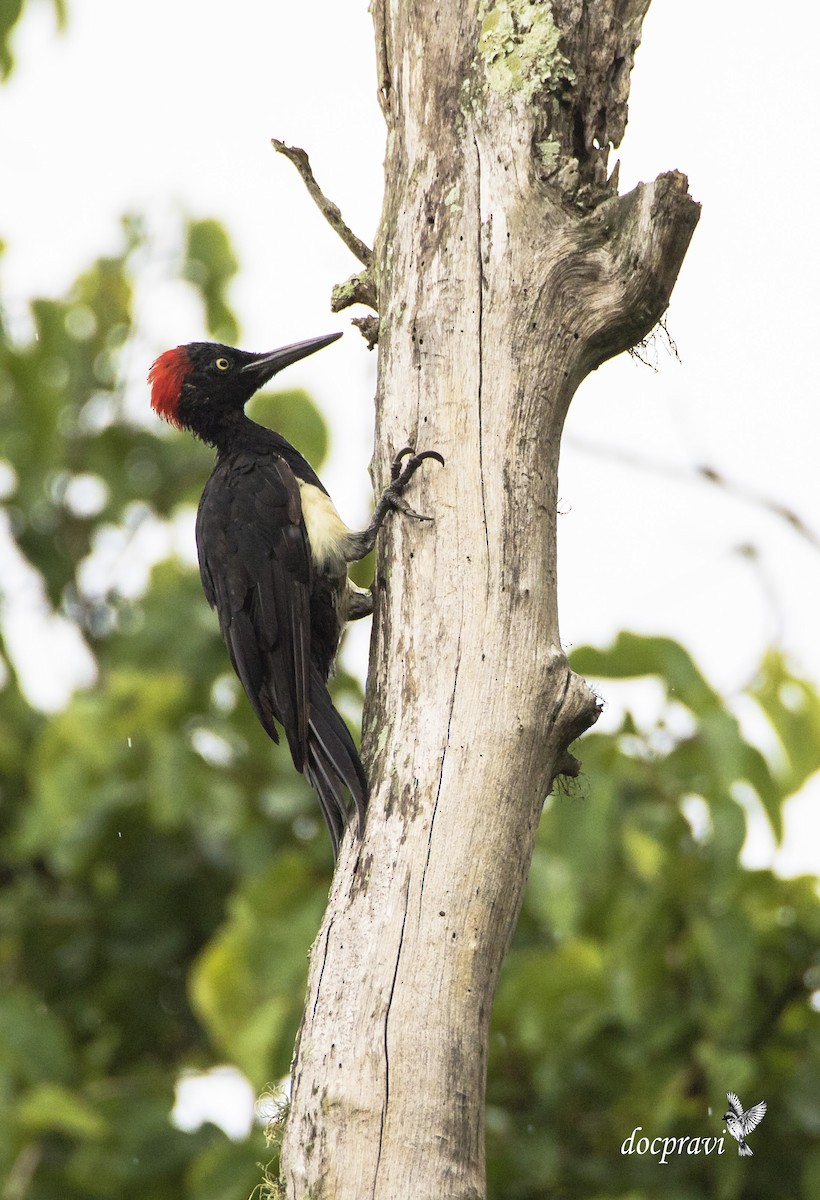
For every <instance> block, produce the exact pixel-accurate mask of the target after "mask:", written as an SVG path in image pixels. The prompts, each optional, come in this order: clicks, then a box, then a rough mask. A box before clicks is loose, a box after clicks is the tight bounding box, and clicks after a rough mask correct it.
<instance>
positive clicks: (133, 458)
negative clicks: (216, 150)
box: [0, 219, 360, 1200]
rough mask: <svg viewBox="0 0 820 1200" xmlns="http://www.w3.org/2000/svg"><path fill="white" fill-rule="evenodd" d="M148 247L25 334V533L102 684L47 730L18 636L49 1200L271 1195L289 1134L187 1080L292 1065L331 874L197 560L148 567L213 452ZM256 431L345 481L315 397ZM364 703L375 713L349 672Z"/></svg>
mask: <svg viewBox="0 0 820 1200" xmlns="http://www.w3.org/2000/svg"><path fill="white" fill-rule="evenodd" d="M183 236H184V240H185V243H186V245H187V247H188V258H187V265H186V268H185V270H186V274H187V276H188V277H189V280H190V282H191V283H192V285H193V286H194V288H195V289H196V291H197V293H198V295H199V297H200V299H201V302H202V305H203V312H204V323H205V326H206V328H207V329H208V331H209V334H210V336H213V337H229V338H230V339H231V340H236V338H237V336H238V334H237V327H236V322H235V319H234V317H233V314H232V313H231V312H230V310H229V309H228V308H227V304H226V301H225V290H226V287H227V284H228V282H229V280H230V277H231V275H232V274H233V272H234V271H235V260H234V257H233V252H232V250H231V248H230V244H229V242H228V240H227V237H226V235H225V234H224V232H223V231H222V230H221V229H220V228H219V226H217V225H216V224H215V223H214V222H209V221H196V222H191V223H189V225H188V226H187V229H186V230H185V231H184V234H183ZM145 245H146V234H145V231H144V229H143V228H142V225H141V223H140V222H139V221H137V220H134V219H128V220H126V221H125V222H124V223H123V235H122V248H121V251H120V253H118V254H117V255H114V256H111V257H107V258H102V259H99V260H98V261H97V262H95V263H93V264H92V265H91V266H90V267H89V268H88V270H86V271H84V272H83V273H82V275H81V276H80V277H79V278H78V279H77V280H76V282H75V283H74V285H73V286H72V287H71V288H70V289H69V291H68V293H67V294H66V295H65V296H63V297H61V298H59V299H37V300H34V301H33V302H32V304H31V323H32V332H31V336H30V337H29V338H28V339H27V340H23V341H21V340H17V341H12V340H11V339H10V338H9V337H8V336H3V338H2V339H1V340H0V445H2V455H3V461H4V462H5V464H6V468H7V469H8V467H11V469H12V476H11V478H12V484H11V495H10V496H9V497H8V500H7V503H6V505H5V512H6V514H7V516H8V519H9V524H10V529H11V531H12V533H13V536H14V539H15V542H16V544H17V547H18V549H19V551H20V552H21V553H22V554H23V556H24V557H25V558H26V559H27V560H28V562H29V563H30V564H31V565H33V566H34V567H35V568H36V570H37V572H38V574H39V576H40V578H41V579H42V581H43V584H44V587H45V592H46V595H47V597H48V600H49V602H50V605H51V606H52V609H53V611H55V612H58V613H60V614H61V615H62V616H63V617H64V618H67V619H69V620H70V621H72V622H73V623H74V624H75V626H76V628H77V629H78V630H79V631H80V633H81V635H82V637H83V638H84V640H85V642H86V645H87V646H88V647H89V649H90V650H91V651H92V653H93V656H94V660H95V662H96V669H97V682H96V684H95V685H94V686H93V687H91V688H88V689H87V690H85V691H79V692H76V693H75V694H74V696H73V697H72V698H71V700H70V701H69V702H68V703H67V704H66V705H65V706H64V707H63V708H62V710H61V711H59V712H57V713H55V714H54V715H52V716H51V717H47V716H45V715H44V714H42V713H40V712H38V711H36V710H35V709H34V708H33V707H32V705H31V704H30V702H29V701H28V699H27V698H26V696H25V695H24V694H23V693H22V692H21V689H20V685H19V681H18V679H17V676H16V672H15V663H14V661H13V659H12V658H11V657H10V655H9V652H8V647H7V645H6V644H5V642H4V641H3V640H2V639H0V663H2V664H3V665H4V666H5V675H6V682H5V685H4V686H2V687H1V688H0V846H2V850H1V851H0V1179H4V1180H5V1179H11V1180H12V1184H10V1185H9V1186H10V1187H11V1189H12V1190H11V1191H10V1193H9V1194H14V1195H21V1196H22V1195H25V1196H26V1200H53V1197H55V1196H60V1197H61V1200H64V1198H65V1200H75V1198H76V1200H80V1198H82V1200H88V1198H89V1197H92V1198H93V1197H100V1198H112V1197H115V1196H116V1197H118V1198H120V1197H124V1198H128V1200H130V1198H131V1197H133V1198H134V1200H166V1198H167V1200H171V1197H173V1198H174V1200H177V1198H178V1197H181V1196H187V1195H190V1196H196V1197H197V1200H203V1198H205V1200H207V1198H209V1197H213V1200H222V1198H224V1200H227V1198H228V1197H242V1196H247V1195H249V1194H250V1193H251V1191H252V1190H253V1188H254V1187H255V1186H256V1185H257V1184H258V1183H259V1181H260V1178H261V1170H260V1168H259V1166H258V1163H259V1161H260V1160H261V1161H265V1160H266V1159H267V1158H269V1157H270V1155H269V1152H268V1151H267V1150H266V1147H265V1144H264V1138H263V1136H262V1133H261V1131H257V1132H256V1133H255V1134H254V1136H253V1137H252V1138H251V1139H250V1140H248V1141H247V1142H244V1143H241V1144H234V1143H232V1142H230V1141H229V1140H228V1138H227V1137H226V1136H225V1135H224V1134H222V1133H221V1132H219V1131H218V1130H216V1129H213V1128H207V1129H203V1130H201V1131H200V1132H199V1133H196V1134H191V1133H186V1132H183V1131H181V1130H179V1129H175V1128H174V1126H173V1125H172V1123H171V1121H170V1112H171V1108H172V1106H173V1102H174V1086H175V1082H176V1079H177V1078H178V1076H179V1074H180V1072H181V1071H182V1070H183V1069H184V1068H194V1069H199V1068H203V1069H204V1068H208V1067H209V1066H211V1065H213V1064H214V1063H218V1062H220V1061H225V1060H228V1061H231V1062H234V1063H238V1064H239V1065H241V1066H243V1067H244V1068H245V1070H246V1071H247V1072H248V1074H249V1075H250V1076H251V1078H252V1079H253V1080H254V1082H255V1083H256V1084H257V1085H258V1086H259V1087H262V1086H263V1085H264V1084H265V1083H267V1082H268V1081H269V1080H271V1079H275V1078H280V1077H281V1076H282V1075H283V1074H285V1073H286V1071H287V1068H288V1064H289V1061H290V1054H291V1050H292V1046H293V1040H294V1037H295V1034H296V1029H297V1024H298V1019H299V1016H300V1009H301V1001H302V996H303V993H304V985H305V976H306V971H307V950H308V947H309V944H310V941H311V939H312V936H313V933H314V931H315V929H316V926H317V925H318V921H319V917H320V914H321V908H322V903H323V897H324V895H325V893H326V887H327V881H328V878H329V872H330V865H331V853H330V847H329V842H328V839H327V836H326V833H325V830H324V827H323V826H322V824H321V821H320V818H319V815H318V812H317V808H316V804H315V800H314V798H313V797H312V795H311V793H310V791H309V789H308V787H307V785H306V784H305V783H304V781H303V780H302V779H301V778H300V777H299V776H297V775H296V774H295V772H294V771H293V767H292V764H291V763H290V759H289V755H288V753H287V750H286V749H284V750H283V749H282V748H281V747H274V746H272V744H271V743H270V742H269V740H268V739H267V738H266V736H265V735H264V733H263V732H262V730H261V729H260V728H259V726H258V724H257V722H256V719H255V717H254V716H253V714H252V712H251V709H250V706H249V705H248V704H247V703H246V701H245V699H244V697H243V696H242V695H241V689H240V688H239V685H238V683H237V681H236V680H235V678H234V676H233V673H232V671H231V670H230V665H229V662H228V659H227V655H226V652H225V649H224V646H223V645H222V642H221V640H220V638H219V634H218V628H217V623H216V619H215V617H214V615H213V614H212V613H211V612H210V611H209V609H208V607H207V605H206V603H205V601H204V598H203V595H202V589H201V586H200V582H199V577H198V573H197V571H196V569H195V568H194V567H192V566H191V565H188V564H185V563H182V562H180V561H179V560H178V559H176V558H174V557H168V558H167V559H165V560H164V561H162V562H160V563H159V565H157V566H156V567H155V568H154V570H153V572H151V573H150V581H149V586H147V587H141V586H140V584H139V578H140V574H142V576H144V577H146V578H147V574H146V568H145V567H142V568H141V569H140V570H137V572H136V575H135V576H133V577H129V575H130V573H132V572H133V568H134V567H135V566H137V567H138V566H139V563H140V561H141V559H142V555H143V551H142V550H141V548H140V546H141V537H142V532H143V530H144V529H149V528H152V527H154V528H156V529H157V530H161V529H162V523H163V522H165V521H168V520H170V519H176V518H178V517H179V516H180V514H185V513H187V514H188V515H189V517H190V515H191V514H192V511H193V505H195V503H196V501H197V500H198V497H199V493H200V491H201V489H202V485H203V483H204V481H205V479H206V478H207V474H208V471H209V470H210V465H211V461H212V454H211V452H210V451H209V450H207V449H206V448H205V447H202V446H201V445H199V444H198V443H197V442H195V441H194V440H193V439H192V438H190V437H188V436H186V435H184V434H181V433H177V432H175V431H172V430H169V429H168V428H167V427H165V426H164V425H163V424H162V423H161V422H160V421H158V420H157V419H155V418H154V417H153V414H151V413H150V410H149V407H148V391H147V387H146V386H145V385H144V384H143V383H142V379H144V376H145V373H146V371H147V368H148V365H149V362H150V357H146V360H145V361H142V362H140V361H136V362H135V361H134V351H133V343H132V341H131V335H132V296H133V286H134V272H135V270H136V269H137V267H138V264H139V262H140V260H141V257H142V259H143V260H144V258H145ZM194 262H196V263H197V264H198V267H197V268H196V269H193V268H192V264H193V263H194ZM0 311H1V310H0ZM0 323H1V318H0ZM3 332H4V331H3ZM156 349H157V351H158V350H161V349H164V347H157V348H156ZM142 354H143V356H144V351H143V352H142ZM131 376H133V378H131ZM138 389H139V390H138ZM132 393H133V395H132ZM137 397H138V398H139V402H140V404H141V406H142V407H141V412H140V411H138V409H137V405H136V404H135V403H134V400H135V399H136V398H137ZM134 413H136V414H137V415H136V416H134V415H132V414H134ZM256 415H257V417H258V418H259V417H261V418H262V419H272V420H275V421H276V422H277V423H278V425H279V426H280V427H281V428H283V429H284V431H285V432H286V434H288V435H290V436H292V437H293V438H294V440H296V441H297V442H298V444H299V445H300V446H301V447H302V448H303V449H305V451H306V452H307V453H308V454H309V455H310V456H311V457H312V460H313V461H314V462H315V463H316V465H319V464H320V462H321V459H322V457H323V456H324V454H325V451H326V446H327V435H326V431H325V428H324V425H323V423H322V421H321V418H320V417H319V415H318V413H317V411H316V409H315V407H314V406H313V404H312V403H311V401H310V400H309V399H308V397H307V396H305V395H304V394H303V393H294V392H290V393H285V394H283V395H281V396H275V395H274V396H262V397H260V398H259V399H258V400H257V401H256ZM89 483H91V484H92V485H93V487H92V488H91V493H90V494H91V496H92V501H93V502H92V503H89V502H88V495H89V492H88V486H89ZM83 489H85V492H84V491H83ZM84 496H85V498H84ZM190 538H191V545H192V543H193V530H192V529H191V532H190ZM112 545H113V546H114V547H115V548H116V554H115V555H114V556H113V559H114V561H113V565H111V566H109V568H107V569H106V570H105V571H103V572H102V574H100V568H99V563H100V562H101V561H102V559H104V558H105V556H106V553H108V556H109V558H110V557H111V554H110V547H111V546H112ZM106 547H109V551H106ZM95 562H96V563H97V571H96V574H95V573H94V572H89V571H88V567H89V564H93V563H95ZM135 578H136V580H137V583H136V584H135V582H134V579H135ZM181 631H184V636H181ZM35 649H36V648H35ZM43 669H44V670H47V666H46V665H45V664H44V668H43ZM336 686H337V688H338V689H339V690H341V691H344V692H347V693H349V694H352V695H353V696H355V697H356V698H359V699H360V689H359V688H358V685H356V684H355V682H354V681H353V680H351V679H349V678H348V677H346V676H344V675H340V676H339V678H338V680H337V681H336ZM15 1189H16V1190H15Z"/></svg>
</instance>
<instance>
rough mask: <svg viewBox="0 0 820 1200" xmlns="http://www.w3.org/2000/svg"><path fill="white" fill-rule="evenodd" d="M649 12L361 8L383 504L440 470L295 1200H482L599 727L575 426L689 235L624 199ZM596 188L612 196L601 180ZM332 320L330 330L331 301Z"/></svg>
mask: <svg viewBox="0 0 820 1200" xmlns="http://www.w3.org/2000/svg"><path fill="white" fill-rule="evenodd" d="M648 6H649V0H598V2H597V3H595V4H589V3H582V2H581V0H552V3H551V4H550V3H548V2H546V0H541V2H539V0H535V2H531V3H527V2H525V0H481V3H479V0H460V2H459V3H457V4H456V3H445V4H441V3H440V2H439V0H436V2H433V0H374V4H373V10H374V20H375V26H376V44H377V53H378V62H379V72H380V77H379V78H380V89H381V92H380V94H381V102H382V107H383V110H384V115H385V119H386V121H387V127H388V140H387V161H386V188H385V200H384V211H383V216H382V222H381V226H380V229H379V233H378V239H377V242H376V247H375V252H374V255H373V258H372V263H371V264H370V266H369V269H368V275H367V276H366V277H361V278H360V279H359V280H358V282H357V283H356V284H355V285H354V286H352V287H351V288H350V289H348V292H347V294H346V299H348V300H350V299H355V298H360V299H361V298H365V299H366V298H368V297H371V298H377V303H378V310H379V326H378V337H379V385H378V403H377V428H376V449H375V458H374V475H375V483H376V485H377V490H378V489H381V487H382V486H383V485H384V484H385V482H386V478H385V476H386V474H387V471H388V468H389V464H390V461H391V459H392V458H393V455H394V454H395V452H396V451H398V450H400V449H401V448H402V447H404V446H408V445H410V446H414V447H416V448H418V449H428V448H433V449H436V450H439V451H441V453H442V454H443V455H444V457H445V459H446V463H447V465H446V468H445V469H443V470H442V469H440V468H439V467H438V466H436V465H435V464H427V466H426V467H425V468H424V469H423V470H422V471H420V472H419V473H418V475H417V476H416V480H417V481H418V482H415V481H414V484H413V486H412V488H411V491H410V494H409V499H410V502H411V503H412V504H413V505H414V507H418V508H419V510H420V511H422V512H426V513H430V514H434V516H435V523H434V524H433V525H421V524H418V523H415V522H412V521H410V520H407V519H404V518H393V519H391V521H390V522H389V523H388V524H389V528H387V529H386V532H385V534H384V535H383V537H382V540H381V544H380V548H379V556H378V565H377V579H376V588H377V593H376V594H377V603H376V612H375V618H374V628H373V640H372V652H371V661H370V678H369V682H368V695H367V706H366V713H365V758H366V763H367V766H368V770H369V774H370V779H371V781H372V794H371V800H370V812H369V816H368V821H367V829H366V831H365V835H364V838H363V839H362V841H361V842H357V841H355V840H354V839H353V838H351V837H350V836H349V835H348V837H347V838H346V840H345V844H344V847H343V851H342V855H341V858H340V861H339V866H338V868H337V871H336V875H335V878H334V881H333V888H332V891H331V895H330V902H329V905H328V909H327V913H326V915H325V919H324V922H323V924H322V927H321V930H320V932H319V935H318V938H317V940H316V944H315V946H314V948H313V953H312V956H311V965H310V979H309V984H308V996H307V1005H306V1009H305V1017H304V1021H303V1025H302V1030H301V1033H300V1038H299V1043H298V1047H297V1055H296V1061H295V1065H294V1073H293V1098H292V1106H291V1111H290V1117H289V1120H288V1123H287V1128H286V1131H285V1138H284V1145H283V1151H282V1183H283V1187H284V1191H285V1194H286V1195H287V1196H288V1197H291V1198H292V1200H306V1198H307V1197H311V1200H319V1198H331V1197H332V1198H333V1200H354V1198H355V1200H364V1198H365V1197H369V1198H373V1200H376V1198H378V1200H450V1198H452V1200H455V1198H458V1200H467V1198H470V1200H477V1198H479V1197H482V1196H483V1195H484V1193H485V1184H484V1126H483V1108H484V1088H485V1072H486V1060H487V1042H488V1029H489V1021H490V1011H491V1006H492V1001H493V994H494V990H495V986H496V981H497V979H498V973H499V969H500V967H501V962H502V960H503V957H504V953H505V951H506V948H507V945H508V942H509V939H510V935H511V933H512V930H513V927H514V924H515V921H516V917H517V915H518V911H519V907H520V903H521V896H522V891H523V888H524V883H525V880H526V876H527V871H528V868H529V864H530V858H531V854H532V848H533V838H534V835H535V829H536V826H537V824H538V819H539V815H540V812H541V807H542V805H543V802H544V799H545V797H546V795H547V793H548V792H549V790H550V787H551V785H552V782H553V779H554V778H555V776H556V775H557V774H559V773H560V772H562V771H564V772H570V773H571V772H572V770H573V766H574V760H573V759H572V758H571V757H570V756H569V754H568V752H567V747H568V745H569V744H570V743H571V742H572V740H573V739H574V738H576V737H578V735H579V734H580V733H581V732H582V731H583V730H584V729H586V728H587V727H588V726H589V725H590V724H591V723H592V722H593V721H594V720H595V717H596V715H597V710H596V704H595V700H594V698H593V697H592V695H591V694H590V692H589V690H588V689H587V687H586V686H585V684H584V683H583V681H582V680H580V679H579V678H578V677H576V676H575V675H573V673H572V672H571V671H570V670H569V668H568V666H567V660H566V657H565V655H564V653H563V651H562V649H561V642H560V639H559V634H558V619H557V612H556V566H555V538H556V501H557V471H558V451H559V442H560V437H561V430H562V426H563V422H564V417H565V415H566V411H567V407H568V405H569V402H570V400H571V398H572V396H573V394H574V392H575V390H576V389H577V387H578V385H579V383H580V382H581V380H582V379H583V378H584V377H585V376H586V375H587V374H588V372H590V371H591V370H593V369H594V368H595V367H597V366H598V365H599V364H600V363H602V362H603V361H604V360H605V359H607V358H609V357H610V356H612V355H614V354H618V353H619V352H621V351H623V350H626V349H627V348H628V347H630V346H632V345H633V344H634V343H635V342H637V341H638V340H640V339H641V338H642V337H644V336H645V335H646V334H647V333H648V332H649V330H650V329H651V328H652V326H653V325H655V323H656V322H657V321H658V319H659V318H660V316H661V315H662V313H663V312H664V310H665V308H666V306H667V303H668V300H669V296H670V293H671V290H672V287H673V284H674V282H675V278H676V276H677V273H678V270H679V268H680V265H681V262H682V260H683V256H684V254H685V251H686V248H687V245H688V243H689V239H690V237H691V235H692V232H693V230H694V227H695V224H696V222H697V217H698V207H697V205H696V204H695V203H694V202H693V201H692V200H691V199H690V198H689V196H688V194H687V181H686V178H685V177H684V176H683V175H680V174H678V173H676V172H673V173H670V174H667V175H662V176H661V177H660V178H659V179H657V180H655V182H654V183H649V184H641V185H640V186H639V187H637V188H636V189H635V190H634V191H633V192H631V193H629V194H628V195H626V196H620V197H619V196H618V194H617V183H616V180H615V178H613V177H609V178H608V177H607V155H608V150H609V148H610V145H617V144H618V143H619V142H620V139H621V137H622V135H623V132H624V126H625V123H626V105H627V98H628V89H629V76H630V70H631V67H632V61H633V55H634V51H635V48H636V46H637V45H638V42H639V39H640V30H641V23H642V20H643V17H644V15H645V12H646V10H647V8H648ZM616 174H617V172H616ZM344 302H345V298H342V300H341V301H340V303H344Z"/></svg>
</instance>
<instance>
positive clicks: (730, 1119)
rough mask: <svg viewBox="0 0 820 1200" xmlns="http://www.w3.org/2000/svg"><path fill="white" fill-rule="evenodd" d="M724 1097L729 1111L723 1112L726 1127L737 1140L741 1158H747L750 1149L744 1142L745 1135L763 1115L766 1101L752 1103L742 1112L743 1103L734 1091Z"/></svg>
mask: <svg viewBox="0 0 820 1200" xmlns="http://www.w3.org/2000/svg"><path fill="white" fill-rule="evenodd" d="M726 1099H727V1100H728V1101H729V1111H728V1112H725V1113H724V1114H723V1119H724V1121H725V1122H726V1128H727V1129H728V1130H729V1133H731V1135H732V1137H733V1138H734V1139H735V1141H736V1142H737V1152H738V1154H739V1155H740V1156H741V1158H748V1157H749V1156H750V1155H751V1153H752V1151H751V1150H750V1149H749V1147H748V1145H747V1144H746V1137H747V1136H748V1134H750V1133H751V1132H752V1130H753V1129H755V1128H756V1127H757V1126H758V1125H759V1124H760V1122H761V1121H762V1120H763V1118H764V1117H765V1115H766V1101H765V1100H761V1101H760V1103H759V1104H754V1105H752V1107H751V1108H749V1109H747V1110H746V1112H744V1111H743V1105H742V1104H741V1103H740V1101H739V1100H738V1098H737V1096H736V1095H735V1093H734V1092H727V1093H726Z"/></svg>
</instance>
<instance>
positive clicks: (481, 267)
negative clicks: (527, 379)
mask: <svg viewBox="0 0 820 1200" xmlns="http://www.w3.org/2000/svg"><path fill="white" fill-rule="evenodd" d="M473 145H474V146H475V159H476V184H477V190H478V202H477V203H478V471H479V475H480V477H481V510H482V512H483V513H484V541H485V544H486V546H487V573H488V575H489V570H490V531H489V529H488V528H487V497H486V495H485V491H484V424H483V412H482V403H483V391H484V258H483V251H484V246H483V245H482V240H481V235H482V224H481V151H480V150H479V148H478V141H477V140H476V138H475V137H473Z"/></svg>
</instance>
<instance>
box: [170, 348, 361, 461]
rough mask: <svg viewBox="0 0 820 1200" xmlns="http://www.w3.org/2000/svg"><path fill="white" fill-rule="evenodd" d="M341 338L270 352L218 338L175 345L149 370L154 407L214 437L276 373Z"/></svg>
mask: <svg viewBox="0 0 820 1200" xmlns="http://www.w3.org/2000/svg"><path fill="white" fill-rule="evenodd" d="M341 336H342V335H341V334H340V333H328V334H325V335H324V336H323V337H315V338H308V339H307V340H306V341H304V342H294V343H293V344H292V345H290V346H283V347H282V348H281V349H279V350H273V351H272V352H270V353H265V354H251V353H250V352H249V351H247V350H236V349H234V348H233V346H222V345H219V344H217V343H214V342H190V343H189V344H188V345H187V346H176V347H175V348H174V349H173V350H166V351H165V353H164V354H161V355H160V356H159V358H158V359H157V360H156V361H155V362H154V363H153V365H152V367H151V370H150V371H149V372H148V382H149V383H150V384H151V407H152V408H153V409H154V411H155V412H156V413H158V414H159V415H160V416H161V417H163V418H164V419H165V420H166V421H168V422H169V423H170V424H171V425H176V427H177V428H178V429H190V430H191V432H192V433H195V434H197V435H198V436H199V437H203V438H204V439H205V440H206V441H212V440H213V438H212V436H211V431H212V430H213V429H214V428H215V426H216V425H217V424H218V423H219V422H220V421H221V420H223V419H224V418H225V417H227V416H229V415H230V414H232V413H239V412H241V411H242V409H243V408H244V407H245V405H246V404H247V402H248V401H249V400H250V398H251V396H252V395H253V394H254V392H256V391H257V390H258V389H259V388H260V387H262V385H263V384H265V383H267V382H268V380H269V379H271V378H272V377H273V376H274V375H275V374H276V373H277V371H281V370H282V369H283V368H284V367H288V366H290V364H291V363H295V362H298V361H299V359H300V358H306V357H307V356H308V355H309V354H313V353H314V352H315V351H316V350H321V349H322V347H323V346H329V345H330V343H331V342H335V341H336V339H337V338H340V337H341Z"/></svg>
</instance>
